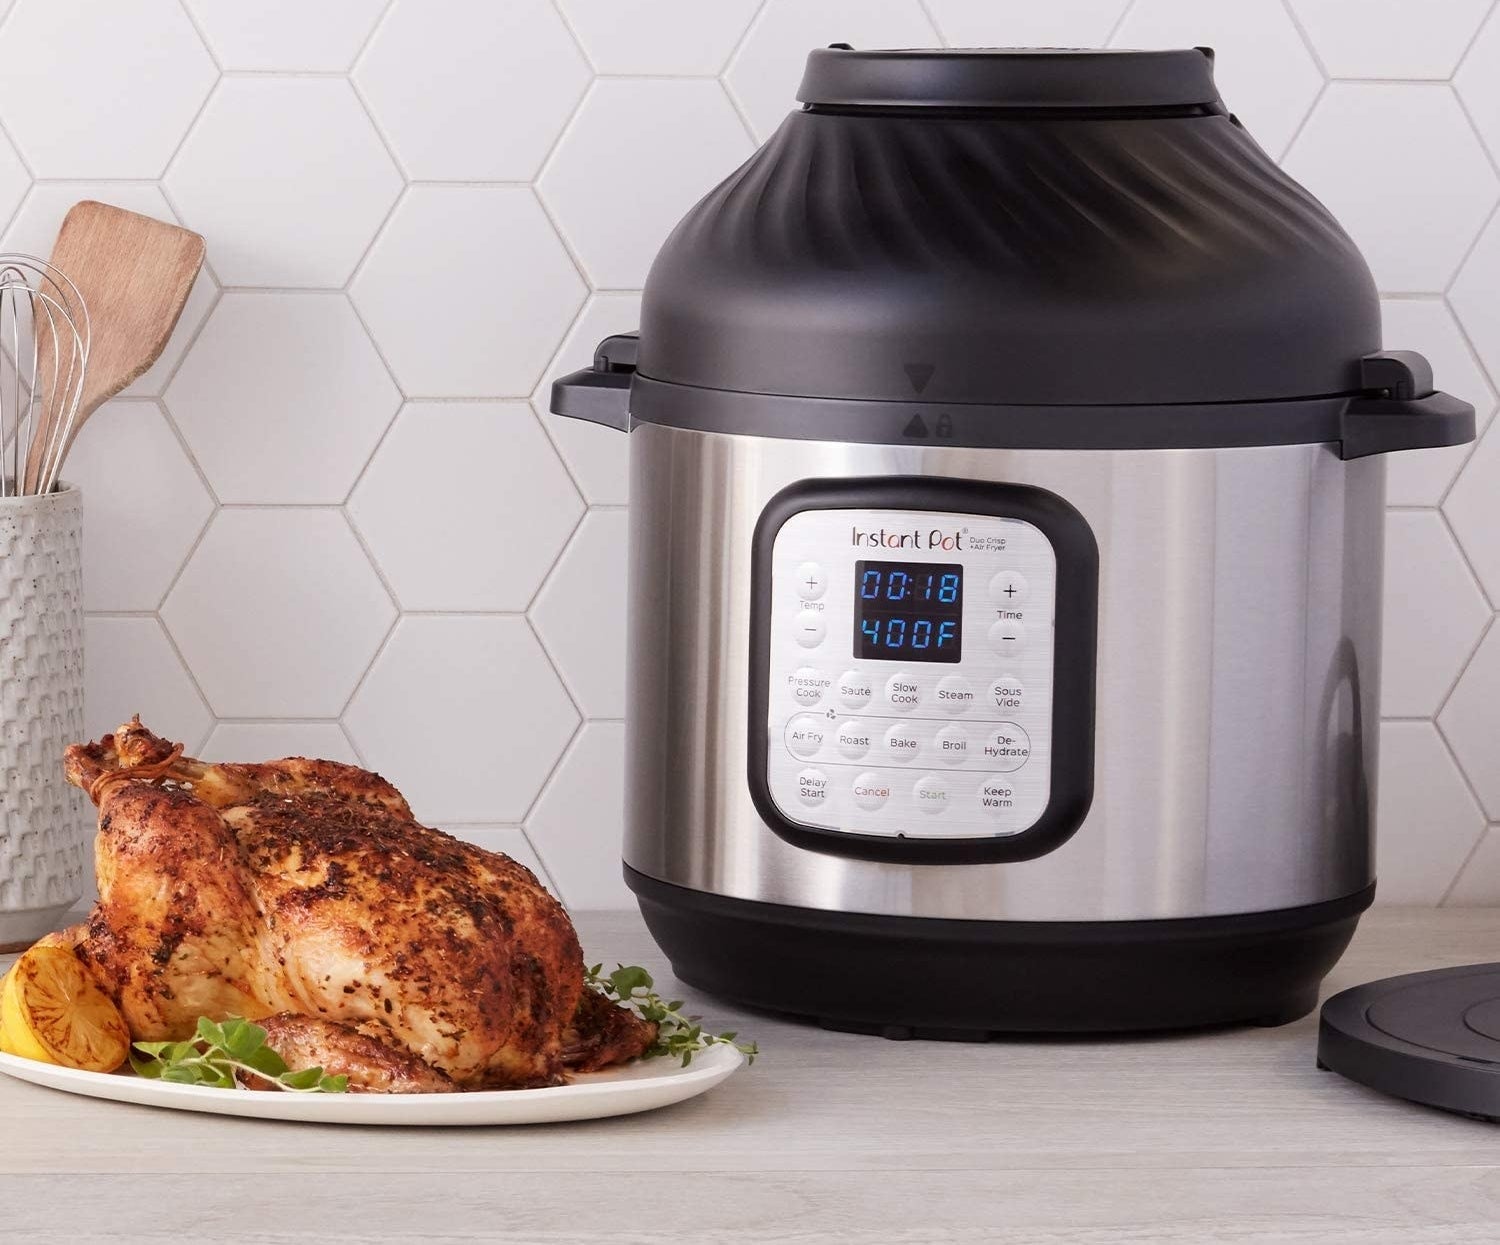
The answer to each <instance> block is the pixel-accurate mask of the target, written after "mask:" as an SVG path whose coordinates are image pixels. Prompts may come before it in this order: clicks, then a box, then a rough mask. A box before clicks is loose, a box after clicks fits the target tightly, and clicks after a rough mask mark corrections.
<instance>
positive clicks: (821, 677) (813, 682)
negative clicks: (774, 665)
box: [787, 666, 833, 709]
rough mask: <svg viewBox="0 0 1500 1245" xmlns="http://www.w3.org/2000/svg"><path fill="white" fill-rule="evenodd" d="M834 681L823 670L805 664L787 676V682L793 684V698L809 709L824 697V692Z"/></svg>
mask: <svg viewBox="0 0 1500 1245" xmlns="http://www.w3.org/2000/svg"><path fill="white" fill-rule="evenodd" d="M832 681H833V680H831V679H830V678H829V677H828V676H827V675H826V674H824V673H823V672H822V671H821V670H814V669H813V668H812V667H811V666H803V667H802V669H800V670H798V671H797V672H796V673H795V674H792V675H789V676H788V677H787V682H788V683H790V684H791V685H792V699H793V700H795V701H796V702H797V703H798V704H799V705H802V706H803V707H804V708H808V709H810V708H812V706H813V705H815V704H817V703H818V702H819V701H820V700H822V699H823V693H824V692H826V691H827V690H828V685H829V683H831V682H832Z"/></svg>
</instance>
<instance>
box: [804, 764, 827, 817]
mask: <svg viewBox="0 0 1500 1245" xmlns="http://www.w3.org/2000/svg"><path fill="white" fill-rule="evenodd" d="M797 798H798V799H799V800H801V801H802V802H803V803H804V804H806V805H807V806H808V808H817V807H818V806H819V805H822V804H827V803H828V775H827V774H825V773H824V772H823V771H822V770H820V769H805V770H803V771H802V772H801V773H800V774H798V775H797Z"/></svg>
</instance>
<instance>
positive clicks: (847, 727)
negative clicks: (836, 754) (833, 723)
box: [833, 722, 870, 761]
mask: <svg viewBox="0 0 1500 1245" xmlns="http://www.w3.org/2000/svg"><path fill="white" fill-rule="evenodd" d="M833 742H834V743H836V744H837V745H838V746H839V751H840V752H842V753H843V754H844V755H845V756H846V757H848V758H849V759H850V760H851V761H857V760H859V759H860V757H862V756H864V755H865V754H866V753H867V752H869V751H870V728H869V727H868V726H866V725H865V724H864V723H863V722H840V723H839V728H838V730H836V731H835V732H834V735H833Z"/></svg>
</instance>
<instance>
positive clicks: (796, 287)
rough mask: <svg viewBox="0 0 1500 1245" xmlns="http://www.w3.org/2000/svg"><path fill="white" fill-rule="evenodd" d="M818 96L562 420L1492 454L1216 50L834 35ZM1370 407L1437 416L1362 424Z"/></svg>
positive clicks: (686, 225)
mask: <svg viewBox="0 0 1500 1245" xmlns="http://www.w3.org/2000/svg"><path fill="white" fill-rule="evenodd" d="M798 98H799V99H801V100H802V101H804V107H803V109H802V110H801V111H798V112H794V113H792V114H791V115H789V116H788V117H787V118H786V120H785V121H784V122H783V123H782V125H781V127H780V128H779V129H778V130H777V131H776V133H775V134H774V135H773V136H772V137H771V138H770V140H769V141H768V142H767V143H766V144H765V145H764V146H763V147H762V148H761V149H760V150H759V151H757V152H756V153H755V154H754V155H753V156H752V157H751V158H750V159H749V160H748V161H747V162H746V163H745V164H744V165H743V166H742V167H741V168H740V169H738V170H737V171H736V172H735V173H733V174H731V175H730V176H729V177H728V178H727V179H726V180H725V181H724V182H723V183H721V184H720V185H719V186H718V187H716V188H715V189H714V190H712V191H711V192H710V193H709V194H708V195H707V196H706V197H705V198H704V199H703V200H702V201H701V202H699V203H698V204H697V205H696V206H695V207H694V208H693V209H692V210H691V211H690V212H689V213H688V215H687V216H686V218H685V219H684V220H683V221H682V222H681V223H680V224H679V225H678V226H677V228H676V230H675V231H674V232H673V233H672V234H671V236H670V237H669V238H668V239H667V241H666V243H665V244H664V246H663V247H662V250H661V252H660V254H659V255H658V256H657V259H656V262H655V264H654V265H653V266H652V269H651V272H650V276H649V278H648V279H647V282H646V288H645V293H644V296H643V302H642V313H641V332H640V342H639V355H638V357H637V356H636V354H635V348H634V345H633V344H630V345H626V344H624V343H621V342H618V341H617V342H615V343H613V344H610V343H606V344H605V345H604V346H603V347H601V352H600V359H599V362H598V368H597V369H596V371H597V374H596V375H594V376H593V377H592V378H591V379H590V378H582V379H580V378H579V377H574V378H569V383H564V384H561V385H559V388H558V394H557V399H556V406H555V409H557V410H558V411H559V412H560V413H563V414H572V415H580V416H582V417H585V418H601V419H604V420H605V422H615V423H618V424H619V425H620V426H628V425H629V422H630V421H631V420H635V421H647V422H656V423H667V424H673V425H677V426H685V427H700V428H706V429H710V430H718V431H733V432H742V433H749V434H752V435H755V434H758V435H768V436H792V437H805V438H816V439H823V440H849V441H897V440H900V439H902V438H903V437H907V438H910V437H912V436H916V437H922V436H928V435H931V436H933V437H937V436H939V435H946V436H947V437H948V438H949V439H950V440H951V441H952V442H953V443H955V444H965V445H977V446H983V445H1004V446H1015V447H1048V446H1058V447H1070V446H1111V445H1120V446H1135V445H1141V446H1146V445H1151V446H1156V445H1166V446H1172V445H1183V446H1191V445H1243V444H1274V443H1286V442H1295V441H1340V440H1342V441H1344V442H1345V443H1346V446H1345V449H1346V453H1351V452H1354V451H1353V443H1354V442H1357V441H1360V440H1361V439H1363V440H1364V443H1365V445H1366V448H1365V449H1363V450H1359V451H1358V452H1374V450H1376V449H1394V448H1407V447H1409V446H1412V445H1438V444H1452V443H1454V442H1455V441H1463V440H1469V439H1471V438H1472V435H1473V433H1472V411H1471V410H1470V409H1469V408H1467V407H1466V406H1465V404H1463V403H1461V402H1458V401H1457V400H1456V399H1451V398H1447V397H1446V396H1445V395H1441V394H1436V395H1435V394H1432V393H1431V387H1430V376H1429V375H1428V372H1427V368H1426V365H1425V362H1423V361H1422V360H1421V359H1420V358H1419V357H1416V356H1412V357H1409V358H1407V357H1402V358H1398V359H1395V360H1392V359H1377V360H1374V361H1373V362H1368V363H1367V362H1365V358H1366V356H1370V355H1373V354H1374V353H1375V352H1377V351H1378V350H1379V349H1380V346H1381V340H1380V338H1381V334H1380V312H1379V302H1378V299H1377V296H1376V291H1375V286H1374V283H1373V281H1372V280H1371V277H1370V273H1369V270H1368V268H1367V267H1366V266H1365V263H1364V260H1363V259H1362V258H1361V257H1360V254H1359V252H1358V251H1357V250H1356V249H1355V247H1354V244H1353V243H1352V242H1351V241H1350V240H1349V238H1348V236H1347V235H1346V234H1345V233H1344V232H1343V230H1342V229H1340V228H1339V226H1338V224H1337V223H1336V222H1335V221H1334V220H1333V218H1332V217H1331V216H1329V214H1328V213H1327V211H1326V210H1325V209H1324V208H1323V206H1322V205H1321V204H1320V203H1318V201H1317V200H1316V199H1314V198H1313V197H1312V196H1311V195H1310V194H1308V193H1307V191H1305V190H1304V189H1302V187H1301V186H1299V185H1297V183H1296V182H1294V181H1292V180H1291V179H1290V178H1288V177H1287V176H1286V175H1285V174H1284V173H1282V172H1281V170H1279V169H1278V168H1277V167H1276V166H1275V164H1274V163H1272V161H1271V160H1270V159H1269V158H1268V157H1267V156H1266V154H1265V153H1264V152H1263V151H1262V150H1261V149H1260V147H1259V146H1258V145H1257V144H1256V143H1255V141H1254V140H1253V139H1252V138H1251V137H1250V136H1249V135H1248V134H1247V133H1246V132H1245V130H1244V129H1243V128H1242V127H1241V126H1240V125H1239V123H1238V122H1237V121H1236V120H1235V119H1234V118H1233V117H1232V116H1230V115H1229V114H1228V113H1227V112H1226V111H1225V109H1224V107H1223V105H1222V104H1221V103H1220V102H1219V100H1218V96H1217V90H1216V88H1215V86H1214V82H1213V59H1212V53H1211V52H1209V51H1208V50H1206V49H1186V50H1178V51H1158V52H1128V51H1046V50H1044V51H993V50H983V51H977V50H948V51H925V50H904V51H853V50H850V49H848V48H845V47H840V46H835V47H834V48H829V49H822V50H819V51H815V52H813V53H812V54H811V55H810V56H809V58H808V63H807V71H806V76H805V77H804V79H803V82H802V86H801V89H800V91H799V93H798ZM627 356H629V357H628V358H627ZM631 368H634V369H635V375H634V377H633V379H630V378H627V377H626V376H625V375H624V374H625V373H626V372H628V371H629V370H630V369H631ZM570 384H571V389H570V387H569V385H570ZM626 386H628V387H629V388H630V391H631V392H630V410H629V414H628V416H627V415H626V413H625V412H624V410H623V408H621V407H618V406H616V407H611V406H610V405H609V403H608V401H607V393H608V392H609V391H618V390H620V389H622V388H624V387H626ZM1361 394H1363V395H1367V396H1371V397H1373V398H1374V399H1375V400H1378V401H1396V402H1397V403H1398V405H1396V406H1387V407H1385V408H1382V409H1381V411H1380V412H1379V413H1381V414H1384V415H1389V416H1393V417H1398V418H1404V417H1405V416H1412V415H1424V416H1432V417H1433V418H1431V419H1422V420H1408V421H1407V422H1408V423H1409V424H1410V427H1409V428H1403V429H1402V430H1401V434H1400V435H1399V436H1392V435H1391V433H1392V432H1393V431H1394V430H1396V427H1397V424H1396V422H1393V420H1386V421H1384V422H1382V423H1380V424H1378V425H1375V426H1371V427H1368V428H1365V429H1364V430H1363V431H1361V430H1360V429H1358V428H1355V429H1353V430H1350V429H1348V428H1346V426H1345V425H1346V423H1347V422H1348V420H1347V416H1348V409H1349V405H1350V399H1351V397H1352V396H1354V395H1361ZM1412 400H1416V401H1417V402H1418V404H1419V406H1420V403H1423V402H1425V403H1426V405H1425V406H1420V409H1413V408H1412V407H1411V405H1410V403H1411V401H1412ZM1267 404H1273V405H1274V406H1275V409H1267ZM601 412H602V413H601ZM1466 412H1467V414H1466ZM1355 413H1356V415H1358V414H1359V412H1358V411H1356V412H1355ZM1370 413H1371V412H1365V414H1370ZM1466 419H1467V421H1468V423H1467V425H1465V420H1466ZM939 427H941V429H942V433H941V434H940V433H939V431H938V429H939Z"/></svg>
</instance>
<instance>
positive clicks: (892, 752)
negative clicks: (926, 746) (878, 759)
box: [883, 722, 922, 762]
mask: <svg viewBox="0 0 1500 1245" xmlns="http://www.w3.org/2000/svg"><path fill="white" fill-rule="evenodd" d="M883 743H884V747H885V755H886V756H887V758H889V759H890V760H892V761H900V762H906V761H910V760H911V759H912V757H914V756H916V755H917V753H919V752H920V751H921V750H922V742H921V740H919V739H918V738H917V732H916V731H914V730H912V728H911V727H910V726H909V725H907V724H906V723H905V722H897V723H896V725H895V726H893V727H891V729H890V730H888V731H886V733H885V739H884V741H883Z"/></svg>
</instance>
